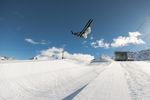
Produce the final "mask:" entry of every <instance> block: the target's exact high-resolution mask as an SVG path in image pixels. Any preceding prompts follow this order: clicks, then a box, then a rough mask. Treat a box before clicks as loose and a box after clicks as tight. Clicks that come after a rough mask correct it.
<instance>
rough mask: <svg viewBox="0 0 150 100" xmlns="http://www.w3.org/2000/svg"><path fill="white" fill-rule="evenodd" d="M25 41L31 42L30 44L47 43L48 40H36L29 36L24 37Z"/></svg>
mask: <svg viewBox="0 0 150 100" xmlns="http://www.w3.org/2000/svg"><path fill="white" fill-rule="evenodd" d="M25 41H26V42H28V43H31V44H48V42H47V41H45V40H42V41H39V42H37V41H34V40H32V39H30V38H26V39H25Z"/></svg>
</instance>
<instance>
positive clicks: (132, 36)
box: [111, 32, 145, 47]
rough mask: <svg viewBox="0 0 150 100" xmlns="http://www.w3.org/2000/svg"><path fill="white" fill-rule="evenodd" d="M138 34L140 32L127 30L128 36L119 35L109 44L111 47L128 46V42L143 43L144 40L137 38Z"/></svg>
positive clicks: (133, 43)
mask: <svg viewBox="0 0 150 100" xmlns="http://www.w3.org/2000/svg"><path fill="white" fill-rule="evenodd" d="M140 35H141V33H140V32H129V36H128V37H124V36H119V37H117V38H115V39H113V42H112V43H111V46H112V47H121V46H128V45H130V44H132V45H139V44H145V42H144V41H143V40H142V39H140V38H139V36H140Z"/></svg>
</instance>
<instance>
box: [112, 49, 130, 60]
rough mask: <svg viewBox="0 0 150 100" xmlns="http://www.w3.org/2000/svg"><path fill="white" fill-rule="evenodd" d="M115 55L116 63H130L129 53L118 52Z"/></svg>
mask: <svg viewBox="0 0 150 100" xmlns="http://www.w3.org/2000/svg"><path fill="white" fill-rule="evenodd" d="M114 55H115V61H128V53H127V52H122V51H116V52H115V53H114Z"/></svg>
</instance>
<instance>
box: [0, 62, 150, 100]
mask: <svg viewBox="0 0 150 100" xmlns="http://www.w3.org/2000/svg"><path fill="white" fill-rule="evenodd" d="M72 99H73V100H150V62H146V61H145V62H144V61H138V62H137V61H134V62H115V61H112V62H105V63H102V62H101V63H95V64H84V63H81V62H80V63H78V62H75V61H72V60H54V61H1V62H0V100H72Z"/></svg>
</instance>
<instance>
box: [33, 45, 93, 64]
mask: <svg viewBox="0 0 150 100" xmlns="http://www.w3.org/2000/svg"><path fill="white" fill-rule="evenodd" d="M63 51H64V49H63V48H56V47H52V48H49V49H46V50H42V51H41V52H40V54H39V55H37V56H36V57H35V58H36V59H38V60H50V59H61V58H62V52H63ZM64 58H66V59H71V60H75V61H80V62H89V61H91V60H92V59H94V56H91V55H89V54H81V53H74V54H71V53H69V52H67V51H64Z"/></svg>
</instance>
